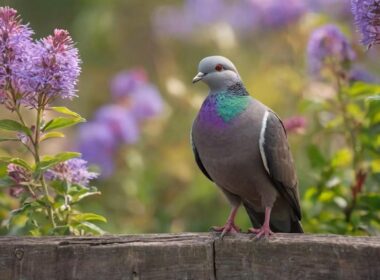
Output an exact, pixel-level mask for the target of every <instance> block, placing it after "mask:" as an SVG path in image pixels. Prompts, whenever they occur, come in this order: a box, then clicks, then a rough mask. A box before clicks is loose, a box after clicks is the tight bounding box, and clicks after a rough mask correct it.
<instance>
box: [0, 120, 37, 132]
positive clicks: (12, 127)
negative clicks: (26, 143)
mask: <svg viewBox="0 0 380 280" xmlns="http://www.w3.org/2000/svg"><path fill="white" fill-rule="evenodd" d="M0 129H3V130H8V131H17V132H24V133H25V134H27V135H29V136H30V135H32V132H31V130H30V129H29V128H27V127H26V126H24V125H23V124H21V123H19V122H16V121H14V120H8V119H5V120H0Z"/></svg>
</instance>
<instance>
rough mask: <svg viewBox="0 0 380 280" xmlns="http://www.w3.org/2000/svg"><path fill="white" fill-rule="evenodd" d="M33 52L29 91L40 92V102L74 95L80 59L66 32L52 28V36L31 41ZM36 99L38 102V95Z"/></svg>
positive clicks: (44, 102)
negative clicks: (35, 41)
mask: <svg viewBox="0 0 380 280" xmlns="http://www.w3.org/2000/svg"><path fill="white" fill-rule="evenodd" d="M33 52H34V55H33V57H32V60H31V63H32V65H31V67H30V70H31V83H30V85H31V87H30V90H31V91H32V92H37V93H40V95H39V96H40V99H42V100H41V102H42V104H46V103H49V102H50V101H51V100H53V99H55V98H56V97H61V98H69V99H71V98H73V97H74V96H76V94H75V92H76V85H77V81H78V77H79V74H80V66H79V64H80V60H79V56H78V50H77V49H76V48H74V44H73V41H72V39H71V37H70V35H69V33H68V32H67V31H66V30H61V29H56V30H54V34H53V35H51V36H48V37H46V38H44V39H42V40H40V41H38V42H37V43H35V45H34V48H33ZM36 101H37V103H38V96H37V100H36ZM41 102H39V103H41Z"/></svg>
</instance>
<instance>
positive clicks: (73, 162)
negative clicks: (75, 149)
mask: <svg viewBox="0 0 380 280" xmlns="http://www.w3.org/2000/svg"><path fill="white" fill-rule="evenodd" d="M45 176H46V178H47V179H48V180H52V181H53V180H58V181H67V182H69V183H71V184H79V185H82V186H85V187H86V186H87V185H88V183H89V182H90V180H92V179H95V178H97V177H98V173H95V172H89V171H88V169H87V161H85V160H83V159H80V158H73V159H69V160H67V161H65V162H61V163H58V164H57V165H55V166H54V167H53V168H51V169H48V170H47V171H46V173H45Z"/></svg>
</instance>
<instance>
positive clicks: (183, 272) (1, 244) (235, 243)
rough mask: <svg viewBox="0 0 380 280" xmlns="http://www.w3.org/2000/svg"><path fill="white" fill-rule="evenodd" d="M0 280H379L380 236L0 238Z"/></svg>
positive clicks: (199, 235) (203, 234)
mask: <svg viewBox="0 0 380 280" xmlns="http://www.w3.org/2000/svg"><path fill="white" fill-rule="evenodd" d="M0 279H1V280H11V279H23V280H31V279H36V280H43V279H49V280H54V279H91V280H94V279H104V280H113V279H117V280H120V279H126V280H140V279H165V280H166V279H168V280H170V279H188V280H190V279H194V280H198V279H229V280H231V279H271V280H272V279H380V237H347V236H337V235H308V234H304V235H301V234H277V235H275V236H274V237H272V238H270V239H269V240H267V239H260V240H255V239H254V238H253V236H252V235H248V234H238V235H234V236H226V237H225V238H224V239H223V240H221V239H219V238H218V236H217V235H215V234H211V233H210V234H208V233H199V234H198V233H180V234H144V235H120V236H118V235H116V236H115V235H110V236H102V237H42V238H31V237H0Z"/></svg>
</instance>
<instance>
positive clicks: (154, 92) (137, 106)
mask: <svg viewBox="0 0 380 280" xmlns="http://www.w3.org/2000/svg"><path fill="white" fill-rule="evenodd" d="M163 109H164V102H163V100H162V97H161V95H160V92H159V91H158V89H157V88H156V87H155V86H153V85H151V84H147V85H145V86H142V87H139V88H138V89H137V90H136V91H135V93H134V95H133V101H132V107H131V110H132V113H133V116H134V117H135V118H136V119H137V120H139V121H141V120H144V119H147V118H151V117H154V116H157V115H158V114H160V113H162V111H163Z"/></svg>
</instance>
